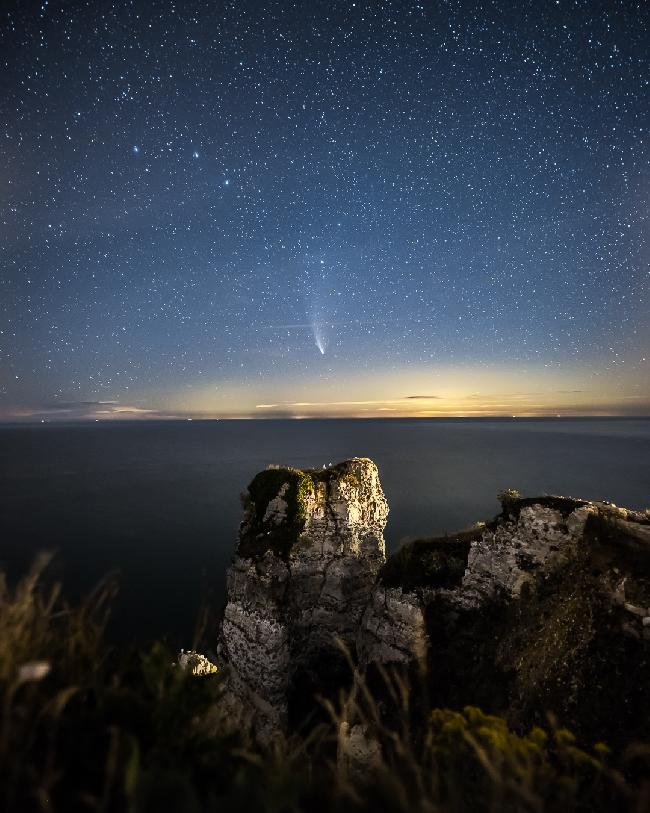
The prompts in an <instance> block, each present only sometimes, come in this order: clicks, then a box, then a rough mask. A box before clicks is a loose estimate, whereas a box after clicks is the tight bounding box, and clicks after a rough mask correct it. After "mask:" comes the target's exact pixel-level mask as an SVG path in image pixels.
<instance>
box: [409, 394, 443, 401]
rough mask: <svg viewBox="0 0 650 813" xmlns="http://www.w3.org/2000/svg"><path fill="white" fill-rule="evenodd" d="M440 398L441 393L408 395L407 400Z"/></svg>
mask: <svg viewBox="0 0 650 813" xmlns="http://www.w3.org/2000/svg"><path fill="white" fill-rule="evenodd" d="M434 399H435V400H437V401H439V400H440V396H439V395H407V396H406V399H405V400H406V401H433V400H434Z"/></svg>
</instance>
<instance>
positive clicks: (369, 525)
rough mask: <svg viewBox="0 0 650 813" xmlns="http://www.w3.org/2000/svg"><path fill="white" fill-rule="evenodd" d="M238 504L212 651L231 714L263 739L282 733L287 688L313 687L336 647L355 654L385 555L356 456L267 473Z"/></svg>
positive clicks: (364, 465)
mask: <svg viewBox="0 0 650 813" xmlns="http://www.w3.org/2000/svg"><path fill="white" fill-rule="evenodd" d="M243 501H244V508H245V513H244V520H243V522H242V524H241V528H240V533H239V541H238V544H237V550H236V554H235V558H234V560H233V563H232V566H231V567H230V570H229V571H228V578H227V590H228V603H227V606H226V609H225V613H224V619H223V622H222V627H221V634H220V648H219V651H220V655H221V658H222V659H223V661H224V662H225V663H227V664H228V666H229V669H228V677H227V695H228V698H229V701H230V703H231V705H232V708H233V709H234V710H235V711H237V712H238V714H239V716H240V717H242V720H243V721H244V722H251V723H252V724H253V726H254V727H255V729H256V730H257V732H258V734H259V735H260V736H261V737H262V738H265V737H266V736H267V735H268V734H269V733H270V732H272V731H273V730H275V729H278V728H280V729H282V728H284V727H285V726H286V724H287V720H288V714H289V711H290V709H289V699H290V695H291V693H292V687H295V686H296V685H297V684H298V683H300V684H301V685H302V686H303V687H308V686H313V687H317V686H318V684H319V683H320V682H322V680H323V677H324V674H323V672H324V670H329V671H331V670H335V669H337V668H338V666H339V663H340V660H341V658H342V655H341V651H340V649H339V647H338V643H337V642H338V641H339V640H340V641H341V642H342V643H344V644H345V645H346V646H347V647H348V648H349V649H350V650H351V651H352V653H354V648H355V644H356V637H357V632H358V629H359V624H360V622H361V616H362V614H363V612H364V611H365V609H366V605H367V603H368V597H369V595H370V591H371V589H372V586H373V584H374V583H375V581H376V578H377V574H378V572H379V569H380V567H381V566H382V565H383V564H384V562H385V558H386V552H385V545H384V538H383V529H384V526H385V524H386V517H387V514H388V505H387V503H386V499H385V497H384V494H383V492H382V489H381V485H380V483H379V475H378V472H377V467H376V466H375V464H374V463H373V462H372V461H371V460H367V459H362V458H354V459H352V460H348V461H346V462H344V463H341V464H339V465H337V466H332V467H329V468H324V469H321V470H308V471H302V470H298V469H292V468H270V469H267V470H266V471H263V472H260V473H259V474H258V475H257V476H256V477H255V478H254V479H253V481H252V482H251V484H250V485H249V487H248V490H247V492H245V494H244V495H243ZM305 691H308V689H307V688H305ZM294 694H299V693H295V692H294Z"/></svg>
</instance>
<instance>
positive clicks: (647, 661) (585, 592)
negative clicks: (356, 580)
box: [357, 496, 650, 742]
mask: <svg viewBox="0 0 650 813" xmlns="http://www.w3.org/2000/svg"><path fill="white" fill-rule="evenodd" d="M357 652H358V655H359V659H360V663H361V665H362V666H363V667H365V668H368V667H369V666H371V665H373V664H381V665H386V664H388V665H390V664H406V665H409V666H413V665H421V664H423V663H424V664H425V665H426V667H427V669H426V670H425V671H426V673H427V681H428V691H429V696H430V697H431V700H432V702H433V703H434V705H437V706H441V707H445V706H449V707H462V706H463V705H466V704H472V705H478V706H481V707H482V708H484V709H485V710H486V711H490V712H493V713H499V714H505V715H506V716H508V717H509V719H510V720H511V721H512V722H513V724H515V725H522V726H528V725H532V724H542V725H544V724H545V723H546V721H547V718H546V714H547V712H552V713H554V714H556V715H557V717H558V718H559V719H561V720H562V721H563V723H565V724H568V725H570V726H573V727H574V728H575V729H576V731H578V732H582V733H583V734H585V735H586V736H588V737H594V738H598V737H603V736H605V738H606V739H609V740H610V741H611V742H615V741H616V739H617V738H621V739H623V738H624V737H626V736H629V735H630V733H631V732H634V733H635V735H638V736H639V737H640V738H644V737H646V736H648V735H649V734H650V720H649V718H648V716H647V713H646V712H645V711H644V709H646V708H647V707H648V705H649V704H650V689H649V688H647V687H648V686H649V683H650V514H649V513H648V512H645V513H641V512H635V511H630V510H627V509H623V508H617V507H616V506H613V505H611V504H609V503H596V502H586V501H582V500H574V499H569V498H564V497H540V498H530V499H522V498H518V497H513V496H509V497H508V498H507V499H505V500H504V501H503V512H502V514H501V515H499V516H498V517H497V518H496V519H495V520H494V521H493V522H490V523H489V524H487V525H477V526H476V527H475V528H472V529H470V530H468V531H465V532H461V533H459V534H455V535H453V536H449V537H444V538H439V539H424V540H418V541H415V542H412V543H410V544H409V545H406V546H405V547H403V548H402V549H401V550H400V551H398V552H397V553H396V554H394V555H393V556H391V557H390V559H389V560H388V561H387V563H386V565H385V566H384V567H383V568H382V571H381V572H380V575H379V578H378V581H377V584H376V586H375V588H374V590H373V592H372V596H371V599H370V601H369V603H368V607H367V608H366V611H365V613H364V615H363V617H362V621H361V625H360V628H359V632H358V636H357ZM418 671H420V670H418ZM423 673H424V672H423ZM644 726H645V728H644Z"/></svg>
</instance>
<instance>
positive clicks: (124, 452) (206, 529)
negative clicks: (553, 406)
mask: <svg viewBox="0 0 650 813" xmlns="http://www.w3.org/2000/svg"><path fill="white" fill-rule="evenodd" d="M354 455H357V456H365V457H371V458H372V459H373V460H375V461H376V463H377V464H378V465H379V469H380V474H381V479H382V483H383V486H384V490H385V492H386V495H387V497H388V501H389V505H390V509H391V513H390V516H389V522H388V526H387V529H386V538H387V542H388V546H389V549H395V548H396V547H397V546H398V544H399V541H400V539H402V538H404V537H407V536H414V535H429V534H439V533H443V532H445V531H453V530H456V529H459V528H461V527H463V526H465V525H467V524H469V523H471V522H474V521H475V520H478V519H486V518H489V517H491V516H493V515H494V514H495V513H496V512H497V511H498V510H499V506H498V503H497V500H496V493H497V492H498V491H499V490H501V489H503V488H508V487H512V488H517V489H518V490H519V491H522V492H523V493H525V494H527V495H536V494H542V493H560V494H572V495H574V496H580V497H587V498H593V499H608V500H611V501H613V502H615V503H617V504H619V505H625V506H627V507H631V508H645V507H646V506H648V505H650V419H604V420H603V419H588V420H475V421H471V420H470V421H468V420H436V421H426V420H418V421H407V420H405V421H401V420H386V421H370V420H369V421H272V422H271V421H266V422H265V421H220V422H173V423H169V422H168V423H133V424H119V425H116V424H110V425H106V424H102V425H97V424H91V425H77V426H67V427H63V426H51V425H50V426H47V425H46V426H40V425H39V426H35V427H32V426H30V427H18V428H9V427H4V428H0V563H1V564H2V566H4V567H5V568H6V569H7V570H8V571H9V574H10V576H11V577H15V576H17V575H19V574H20V573H22V572H23V571H24V569H25V568H26V567H27V566H28V564H29V562H30V561H31V560H32V558H33V556H34V554H35V553H36V552H37V551H38V550H41V549H55V550H57V551H58V556H57V559H56V564H55V566H54V572H55V573H56V575H57V577H61V578H63V580H64V584H65V586H66V592H67V593H68V594H71V595H76V594H78V593H79V591H85V590H87V589H88V588H89V587H91V586H92V585H93V584H94V583H95V582H96V580H98V579H99V578H100V577H101V576H102V575H103V574H104V573H106V572H107V571H108V570H109V569H111V568H118V569H119V570H120V572H121V593H120V598H119V600H118V603H117V607H116V611H115V617H114V622H113V628H112V632H113V635H115V636H116V637H121V638H123V637H127V638H128V637H133V638H136V639H140V640H143V639H146V638H149V637H154V636H162V635H167V636H169V637H170V639H171V640H172V641H173V642H174V643H185V644H187V643H188V642H189V640H190V638H191V632H192V629H193V627H194V621H195V617H196V612H197V609H198V606H199V604H200V601H201V598H202V597H203V596H208V597H209V598H210V600H211V602H212V604H213V605H214V606H215V607H219V606H220V605H221V603H222V601H223V589H224V573H225V568H226V566H227V564H228V561H229V559H230V556H231V554H232V550H233V546H234V543H235V539H236V535H237V527H238V524H239V520H240V516H241V509H240V504H239V493H240V492H241V491H242V490H243V489H244V488H245V487H246V485H247V484H248V482H249V481H250V480H251V479H252V477H253V475H254V474H255V473H256V472H257V471H259V470H260V469H263V468H265V467H266V466H267V465H268V464H269V463H285V464H290V465H295V466H301V467H305V466H322V465H323V464H324V463H329V462H337V461H339V460H343V459H345V458H346V457H351V456H354Z"/></svg>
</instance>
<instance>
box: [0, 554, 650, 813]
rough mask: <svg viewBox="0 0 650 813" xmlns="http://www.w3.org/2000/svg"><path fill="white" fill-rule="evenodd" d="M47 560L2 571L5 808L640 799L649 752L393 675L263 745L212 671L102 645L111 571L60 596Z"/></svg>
mask: <svg viewBox="0 0 650 813" xmlns="http://www.w3.org/2000/svg"><path fill="white" fill-rule="evenodd" d="M46 566H47V558H43V557H42V558H40V559H39V560H38V561H37V562H36V563H35V565H34V567H33V569H32V571H31V572H30V573H29V574H28V576H27V577H25V579H24V580H23V581H22V582H21V583H20V584H19V585H18V586H17V587H16V588H15V589H14V590H10V589H9V588H8V586H7V584H6V583H5V580H4V578H3V577H0V703H1V704H2V706H1V716H0V809H1V810H3V811H7V812H9V811H11V813H13V812H14V811H16V813H23V812H25V813H27V812H28V811H45V810H47V811H62V812H63V813H69V811H107V812H108V811H129V813H143V812H144V811H147V812H148V811H152V813H153V811H156V812H157V813H159V812H160V811H167V810H169V811H178V812H179V813H188V812H189V811H191V812H192V813H193V812H194V811H217V810H220V811H224V810H226V811H235V812H236V811H249V810H257V811H277V812H278V813H280V812H281V811H300V810H309V811H321V810H322V811H326V810H335V809H336V810H343V811H365V810H373V811H377V810H379V811H384V810H386V811H396V813H398V811H399V812H401V811H411V810H422V811H432V813H433V812H434V811H440V812H441V813H442V812H443V811H444V812H445V813H447V812H449V813H452V812H453V813H455V812H456V811H458V813H460V811H486V813H487V811H495V812H496V811H509V810H511V811H531V813H532V812H534V811H547V810H548V811H558V812H559V811H563V812H564V811H611V810H629V811H634V813H637V812H638V813H640V811H645V810H650V792H649V787H650V786H649V785H648V780H647V776H648V765H649V764H650V749H647V748H646V747H644V746H641V745H635V746H633V747H632V748H630V749H629V750H628V751H627V752H626V753H625V754H621V755H612V754H610V753H609V751H608V749H607V747H606V746H605V745H602V744H600V745H598V744H597V745H595V746H594V747H584V746H583V747H580V746H579V745H578V744H577V743H576V741H575V739H574V737H573V736H572V735H571V734H570V733H569V732H568V731H566V730H563V729H561V728H558V727H557V726H549V728H548V730H544V731H543V730H541V729H534V730H533V731H531V732H527V733H525V734H522V733H515V732H513V731H511V730H509V729H508V726H507V725H506V723H505V722H504V721H503V720H501V719H500V718H497V717H492V716H489V715H485V714H483V713H482V712H481V711H480V710H478V709H475V708H466V709H464V710H462V711H451V710H441V709H433V710H431V709H426V708H424V709H423V708H422V706H421V704H420V705H418V708H417V710H415V709H414V708H413V707H412V702H413V701H412V692H411V691H410V689H409V684H408V682H407V681H406V680H405V678H404V677H400V676H398V675H395V674H392V675H388V674H385V675H384V690H383V691H382V693H381V694H382V697H381V699H380V700H379V699H378V698H377V696H376V695H374V694H373V693H371V692H370V690H369V689H368V687H367V685H366V684H365V683H364V681H363V680H362V679H361V678H360V677H359V676H356V678H355V680H354V682H353V685H352V686H351V687H349V688H348V690H347V691H346V692H344V693H342V694H341V697H340V698H339V700H338V702H336V703H331V702H329V703H327V707H328V710H329V716H330V718H331V722H330V723H329V724H323V725H320V726H319V727H318V728H315V729H313V730H311V731H310V732H309V734H304V735H303V736H299V735H293V736H292V737H290V738H288V739H284V738H278V740H277V742H275V743H274V744H273V745H272V746H271V747H270V748H267V749H265V750H262V749H260V748H258V747H256V746H255V745H254V744H253V743H252V742H251V741H250V739H249V738H247V736H246V733H245V732H231V731H228V730H227V726H224V724H223V721H221V722H220V718H219V713H218V712H219V694H220V683H221V680H220V676H219V675H218V674H217V675H205V676H200V677H197V676H193V675H192V674H191V673H189V672H188V671H183V670H182V669H179V668H178V667H176V666H174V665H173V661H174V659H175V658H174V656H173V655H172V653H170V652H169V651H167V649H166V648H165V647H164V646H163V645H162V644H156V645H154V646H153V647H151V648H149V649H148V650H147V651H145V652H133V651H129V652H121V653H119V652H114V651H111V650H109V649H108V648H107V646H106V644H105V643H104V629H105V626H106V621H107V618H108V611H109V608H110V602H111V599H112V597H113V595H114V593H115V584H114V583H113V582H111V581H110V580H109V581H106V582H105V583H103V584H102V585H100V587H99V588H98V589H97V590H96V591H95V592H94V593H93V594H92V595H91V596H89V597H88V598H87V599H86V600H85V601H84V602H82V603H81V604H80V605H78V606H75V607H70V606H68V605H67V604H66V603H65V601H64V599H63V598H62V596H61V593H60V590H59V588H58V587H57V586H54V587H52V586H50V587H46V586H45V584H44V582H43V579H42V573H43V570H44V568H45V567H46Z"/></svg>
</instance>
